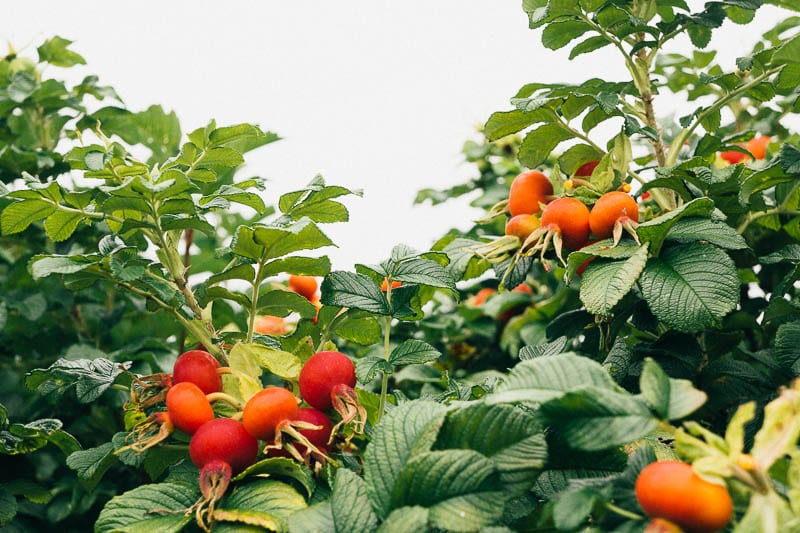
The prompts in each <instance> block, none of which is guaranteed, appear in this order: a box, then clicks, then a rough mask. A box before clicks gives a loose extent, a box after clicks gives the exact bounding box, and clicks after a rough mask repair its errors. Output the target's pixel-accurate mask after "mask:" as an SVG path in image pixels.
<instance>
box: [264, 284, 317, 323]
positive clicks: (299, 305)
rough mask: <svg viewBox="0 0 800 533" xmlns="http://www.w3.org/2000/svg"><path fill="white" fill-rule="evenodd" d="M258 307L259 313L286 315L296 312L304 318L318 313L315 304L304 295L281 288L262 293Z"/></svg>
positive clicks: (312, 316)
mask: <svg viewBox="0 0 800 533" xmlns="http://www.w3.org/2000/svg"><path fill="white" fill-rule="evenodd" d="M256 308H257V309H258V312H259V313H262V314H265V315H272V316H286V315H288V314H289V313H291V312H296V313H299V314H300V316H301V317H303V318H314V316H316V314H317V309H316V307H314V304H312V303H311V302H309V301H308V300H307V299H306V298H305V297H304V296H301V295H299V294H297V293H296V292H293V291H285V290H281V289H277V290H274V291H265V292H263V293H261V294H260V295H259V297H258V302H257V305H256Z"/></svg>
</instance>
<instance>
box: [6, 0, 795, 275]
mask: <svg viewBox="0 0 800 533" xmlns="http://www.w3.org/2000/svg"><path fill="white" fill-rule="evenodd" d="M689 3H690V5H693V6H698V7H699V6H700V5H702V3H701V2H697V1H694V2H692V1H690V2H689ZM12 5H13V7H11V8H10V9H9V8H8V7H6V9H4V13H3V16H2V19H0V39H2V40H7V41H10V42H11V43H13V44H14V46H15V47H16V48H17V49H20V48H23V47H26V46H27V49H26V50H25V51H26V52H28V53H29V54H32V55H35V47H36V46H38V45H39V44H41V42H42V41H43V40H44V39H46V38H48V37H50V36H52V35H60V36H62V37H64V38H67V39H71V40H73V41H75V44H74V45H73V46H72V49H74V50H75V51H77V52H79V53H80V54H82V55H83V56H84V57H85V58H86V60H87V62H88V67H87V68H86V69H85V70H82V71H81V72H80V76H72V77H71V78H70V79H75V78H79V77H82V76H83V75H84V74H86V73H96V74H98V75H99V76H100V81H101V83H102V84H108V85H112V86H113V87H115V88H116V89H117V91H118V92H119V94H120V95H121V96H122V98H123V99H124V100H125V102H126V104H127V105H128V107H129V108H131V109H132V110H134V111H136V110H141V109H144V108H146V107H147V106H149V105H151V104H154V103H158V104H161V105H163V106H164V108H165V109H167V110H171V109H172V110H175V111H176V112H177V114H178V116H179V117H180V120H181V126H182V128H183V130H184V132H186V131H191V130H192V129H194V128H196V127H198V126H202V125H205V124H206V123H207V121H208V120H209V119H211V118H215V119H216V120H217V123H218V124H220V125H225V124H232V123H239V122H252V123H256V124H258V125H260V126H261V127H263V128H265V129H269V130H272V131H275V132H276V133H278V134H279V135H281V136H282V137H283V138H284V139H283V140H282V141H280V142H278V143H274V144H271V145H268V146H266V147H264V148H261V149H260V150H258V151H256V152H253V153H251V154H250V155H249V156H248V157H247V161H248V166H247V168H246V169H245V170H244V171H243V175H244V174H252V175H259V176H262V177H265V178H269V179H270V182H269V184H268V196H267V198H268V199H269V200H271V201H273V202H274V201H275V200H276V199H277V196H278V195H279V194H280V193H282V192H286V191H289V190H294V189H296V188H298V186H302V185H304V184H305V183H307V182H308V181H309V180H310V179H311V178H312V177H313V176H314V175H316V174H317V173H321V174H322V175H323V176H324V177H325V179H326V180H327V181H328V183H330V184H339V185H344V186H347V187H351V188H362V189H364V191H365V196H364V198H363V199H359V198H352V199H348V200H347V201H346V203H347V205H348V206H349V208H350V213H351V220H350V222H349V223H347V224H337V225H333V226H328V227H327V228H326V231H327V233H328V234H329V235H330V236H331V238H332V239H333V240H334V242H336V243H338V245H339V249H336V250H330V251H329V253H328V255H330V257H331V259H332V261H333V264H334V269H350V268H352V265H353V263H355V262H359V263H372V262H376V261H379V260H380V259H382V258H384V257H385V256H386V255H387V254H388V252H389V250H390V249H391V247H392V246H393V245H394V244H396V243H399V242H403V243H406V244H409V245H412V246H415V247H417V248H419V249H427V248H428V247H429V246H430V245H431V244H432V242H433V241H434V240H435V239H436V238H438V237H439V236H441V235H442V234H443V233H444V232H445V231H447V230H448V229H449V228H451V227H462V228H466V227H468V226H469V225H470V222H469V221H470V219H471V218H473V217H475V216H476V215H478V214H479V213H477V212H476V211H475V210H473V209H471V208H469V207H468V206H467V203H468V200H463V201H459V202H451V203H449V204H445V205H444V206H438V207H417V208H413V209H412V201H413V198H414V196H415V194H416V192H417V190H419V189H421V188H424V187H434V188H444V187H447V186H450V185H453V184H455V183H460V182H462V181H465V179H466V178H467V177H468V176H471V175H473V173H474V172H475V171H474V170H473V169H472V168H471V167H470V166H467V165H464V164H462V157H461V155H460V149H461V146H462V144H463V142H464V141H465V140H466V139H468V138H476V135H475V130H474V127H475V126H476V125H478V124H480V123H483V122H485V120H486V119H487V118H488V117H489V115H490V114H491V113H492V112H493V111H498V110H507V109H510V106H509V104H508V100H509V98H510V97H511V96H513V94H514V93H515V92H516V91H517V89H518V88H519V87H520V86H522V85H523V84H524V83H527V82H532V81H542V82H580V81H582V80H584V79H586V78H588V77H592V76H598V77H607V79H616V80H621V79H624V78H625V73H624V70H623V67H622V65H621V62H620V60H619V59H618V56H616V55H615V54H614V52H613V51H612V50H610V47H609V48H607V49H604V50H601V51H598V52H595V53H592V54H587V55H583V56H580V57H579V58H577V59H576V60H575V61H572V62H570V61H568V60H567V55H568V50H569V47H567V48H566V49H563V50H560V51H558V52H553V51H550V50H546V49H544V48H543V47H542V46H541V44H540V36H541V30H539V31H536V32H533V31H531V30H529V29H528V28H527V18H526V15H525V13H524V12H523V11H522V9H521V1H519V0H516V1H507V0H504V1H498V0H494V1H492V2H489V1H486V0H483V1H481V0H406V1H404V2H389V1H387V0H342V1H339V2H322V1H311V0H294V1H277V0H264V1H260V2H258V1H228V2H225V3H223V2H219V1H214V2H212V1H206V0H203V1H191V2H187V1H183V0H181V1H168V0H162V1H160V2H154V1H152V0H140V1H138V2H135V3H134V4H130V3H116V2H109V1H107V0H105V1H99V0H82V1H80V2H54V1H45V0H27V1H25V2H13V4H12ZM783 16H785V12H784V11H780V10H778V9H776V8H772V7H770V6H767V7H765V8H762V10H760V11H759V16H758V18H757V19H756V22H755V23H754V24H752V25H750V26H747V29H746V30H744V29H743V27H741V26H734V25H726V26H725V27H723V28H722V29H721V30H717V31H716V32H715V35H716V37H715V40H714V41H713V42H712V47H714V48H717V49H720V50H721V52H720V56H719V58H720V60H721V61H722V64H723V65H725V66H728V67H732V66H733V64H734V63H733V61H734V59H735V58H736V57H737V56H740V55H744V54H746V53H747V52H749V51H750V49H751V47H752V44H753V43H754V42H755V41H756V39H757V37H758V36H759V35H760V34H761V33H763V31H764V30H766V29H767V28H769V27H771V26H772V25H774V24H775V23H776V22H777V21H778V20H779V19H780V17H783ZM678 44H680V43H678ZM53 74H57V76H59V77H60V76H61V73H53ZM660 103H661V106H660V107H659V104H660ZM655 105H656V109H657V112H658V113H659V114H661V115H666V114H668V113H670V112H671V111H672V110H671V109H669V107H670V105H671V104H670V103H669V101H666V102H665V100H664V99H663V98H662V99H661V100H659V99H658V98H657V99H656V103H655ZM598 131H600V130H599V129H598ZM595 140H596V141H598V142H599V144H605V142H606V140H607V139H606V138H605V137H603V136H602V135H597V136H595Z"/></svg>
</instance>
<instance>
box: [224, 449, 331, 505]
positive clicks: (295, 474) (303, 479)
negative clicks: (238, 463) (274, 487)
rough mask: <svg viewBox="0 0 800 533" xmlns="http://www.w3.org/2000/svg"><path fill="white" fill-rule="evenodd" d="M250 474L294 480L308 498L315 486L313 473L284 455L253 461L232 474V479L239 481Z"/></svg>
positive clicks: (250, 475)
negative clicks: (237, 472)
mask: <svg viewBox="0 0 800 533" xmlns="http://www.w3.org/2000/svg"><path fill="white" fill-rule="evenodd" d="M252 476H262V477H276V478H281V479H286V480H293V481H296V482H297V483H299V484H300V485H301V486H302V487H303V488H304V489H305V491H306V495H307V496H308V497H309V498H310V497H311V495H312V494H313V493H314V488H315V487H316V483H315V481H314V474H313V473H312V472H311V471H310V470H309V469H308V468H306V467H305V466H304V465H301V464H299V463H298V462H297V461H294V460H292V459H288V458H286V457H270V458H267V459H262V460H261V461H258V462H257V463H253V464H252V465H250V466H248V467H247V468H245V469H244V470H242V472H241V473H239V474H237V475H236V476H234V477H233V481H241V480H243V479H245V478H248V477H252Z"/></svg>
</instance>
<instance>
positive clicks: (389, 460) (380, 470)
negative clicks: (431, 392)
mask: <svg viewBox="0 0 800 533" xmlns="http://www.w3.org/2000/svg"><path fill="white" fill-rule="evenodd" d="M444 414H445V407H444V406H443V405H441V404H438V403H435V402H431V401H423V400H417V401H413V402H407V403H404V404H402V405H400V406H398V407H397V408H395V409H393V410H392V411H390V412H389V413H387V414H386V415H384V417H383V418H382V419H381V423H380V424H379V425H377V426H376V428H375V432H374V434H373V437H372V441H371V442H370V443H369V444H368V445H367V450H366V452H365V454H364V479H365V481H366V482H367V493H368V495H369V499H370V501H371V502H372V506H373V508H374V509H375V512H376V513H377V515H378V517H379V518H385V517H386V516H387V515H388V514H389V512H390V511H391V509H392V505H391V501H392V493H393V491H394V486H395V484H396V482H397V478H398V476H399V474H400V471H401V470H402V468H403V466H404V465H405V464H406V462H407V461H408V459H409V458H410V457H411V456H412V454H413V453H414V452H415V448H417V447H418V446H419V445H420V441H427V442H428V447H429V446H430V445H432V444H433V442H432V439H431V437H430V435H428V433H427V432H425V428H426V426H428V425H429V424H430V423H431V422H433V421H434V420H437V419H443V418H444ZM434 438H435V435H434ZM423 448H425V447H424V446H423Z"/></svg>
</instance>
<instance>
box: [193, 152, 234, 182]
mask: <svg viewBox="0 0 800 533" xmlns="http://www.w3.org/2000/svg"><path fill="white" fill-rule="evenodd" d="M243 163H244V158H243V157H242V154H240V153H239V152H237V151H236V150H234V149H233V148H228V147H224V146H222V147H218V148H211V149H209V150H207V151H205V152H204V153H203V154H202V155H201V156H200V158H199V159H198V160H197V161H196V163H195V167H196V168H209V167H236V166H239V165H241V164H243ZM189 177H192V175H191V173H190V174H189Z"/></svg>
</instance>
